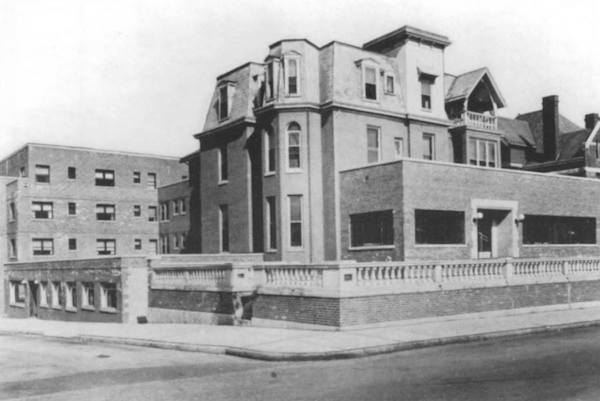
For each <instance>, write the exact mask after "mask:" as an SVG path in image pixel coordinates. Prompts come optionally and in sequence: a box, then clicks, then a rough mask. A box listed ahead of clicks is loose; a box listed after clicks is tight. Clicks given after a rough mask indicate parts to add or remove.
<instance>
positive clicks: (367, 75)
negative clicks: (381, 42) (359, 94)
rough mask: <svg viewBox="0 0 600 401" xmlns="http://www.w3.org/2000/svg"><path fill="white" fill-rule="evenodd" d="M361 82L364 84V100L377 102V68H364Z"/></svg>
mask: <svg viewBox="0 0 600 401" xmlns="http://www.w3.org/2000/svg"><path fill="white" fill-rule="evenodd" d="M363 81H364V84H365V88H364V91H365V92H364V97H365V99H371V100H377V68H375V67H364V69H363Z"/></svg>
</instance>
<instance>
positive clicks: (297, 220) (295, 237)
mask: <svg viewBox="0 0 600 401" xmlns="http://www.w3.org/2000/svg"><path fill="white" fill-rule="evenodd" d="M289 206H290V246H293V247H300V246H302V195H290V196H289Z"/></svg>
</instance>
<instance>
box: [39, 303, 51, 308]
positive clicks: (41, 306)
mask: <svg viewBox="0 0 600 401" xmlns="http://www.w3.org/2000/svg"><path fill="white" fill-rule="evenodd" d="M40 308H44V309H48V308H49V306H48V304H46V305H40Z"/></svg>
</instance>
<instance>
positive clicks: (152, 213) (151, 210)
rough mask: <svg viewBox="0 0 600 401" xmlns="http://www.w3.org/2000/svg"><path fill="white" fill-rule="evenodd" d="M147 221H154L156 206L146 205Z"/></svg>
mask: <svg viewBox="0 0 600 401" xmlns="http://www.w3.org/2000/svg"><path fill="white" fill-rule="evenodd" d="M148 221H156V206H148Z"/></svg>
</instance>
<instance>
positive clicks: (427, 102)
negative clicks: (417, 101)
mask: <svg viewBox="0 0 600 401" xmlns="http://www.w3.org/2000/svg"><path fill="white" fill-rule="evenodd" d="M420 81H421V108H422V109H424V110H431V86H432V85H433V82H434V78H433V77H430V76H423V75H422V76H421V78H420Z"/></svg>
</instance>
